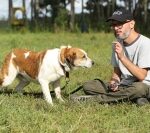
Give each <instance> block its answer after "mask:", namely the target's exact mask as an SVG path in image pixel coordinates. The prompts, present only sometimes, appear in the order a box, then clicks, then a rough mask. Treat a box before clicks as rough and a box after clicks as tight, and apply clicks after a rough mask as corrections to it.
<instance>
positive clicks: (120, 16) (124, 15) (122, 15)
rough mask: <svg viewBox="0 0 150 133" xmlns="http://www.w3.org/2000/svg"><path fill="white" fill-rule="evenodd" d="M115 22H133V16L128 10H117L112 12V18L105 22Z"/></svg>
mask: <svg viewBox="0 0 150 133" xmlns="http://www.w3.org/2000/svg"><path fill="white" fill-rule="evenodd" d="M111 20H116V21H119V22H126V21H127V20H134V18H133V14H132V13H131V12H130V11H129V10H125V9H118V10H116V11H114V12H113V14H112V16H111V17H109V18H108V19H107V20H106V22H109V21H111Z"/></svg>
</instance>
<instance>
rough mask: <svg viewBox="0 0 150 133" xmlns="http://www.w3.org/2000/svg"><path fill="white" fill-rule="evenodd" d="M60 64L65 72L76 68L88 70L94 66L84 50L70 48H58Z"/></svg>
mask: <svg viewBox="0 0 150 133" xmlns="http://www.w3.org/2000/svg"><path fill="white" fill-rule="evenodd" d="M60 63H61V65H63V66H64V67H65V70H66V71H70V69H72V68H76V67H84V68H90V67H92V65H93V64H94V62H93V61H92V60H91V59H90V58H89V57H88V56H87V53H86V52H85V51H84V50H82V49H80V48H73V47H71V46H67V47H66V46H63V47H61V48H60Z"/></svg>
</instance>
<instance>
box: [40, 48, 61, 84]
mask: <svg viewBox="0 0 150 133" xmlns="http://www.w3.org/2000/svg"><path fill="white" fill-rule="evenodd" d="M59 53H60V50H59V49H53V50H47V52H46V54H45V56H44V58H43V62H42V65H41V67H40V70H39V75H38V79H39V78H41V77H42V78H44V79H46V80H48V81H50V82H51V81H56V80H57V79H59V78H60V77H61V76H64V71H63V69H62V67H61V65H60V63H59V59H58V56H59Z"/></svg>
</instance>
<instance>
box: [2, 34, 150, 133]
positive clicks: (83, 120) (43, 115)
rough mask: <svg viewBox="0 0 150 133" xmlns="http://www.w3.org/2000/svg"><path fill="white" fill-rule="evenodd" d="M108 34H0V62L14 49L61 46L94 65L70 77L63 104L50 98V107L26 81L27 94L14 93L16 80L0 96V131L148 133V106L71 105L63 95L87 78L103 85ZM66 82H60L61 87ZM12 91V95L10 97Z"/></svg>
mask: <svg viewBox="0 0 150 133" xmlns="http://www.w3.org/2000/svg"><path fill="white" fill-rule="evenodd" d="M113 40H114V37H113V35H112V34H105V33H93V34H92V33H90V34H80V33H78V34H70V33H58V34H56V33H55V34H52V33H35V34H33V33H25V34H19V33H18V34H17V33H15V34H12V33H8V34H6V33H3V34H2V33H0V64H2V61H3V59H4V56H5V55H6V53H8V52H9V51H10V50H11V49H13V48H27V49H30V50H34V51H41V50H45V49H49V48H55V47H60V46H61V45H72V46H75V47H81V48H83V49H84V50H85V51H87V53H88V55H89V56H90V57H91V58H92V59H93V60H94V61H95V65H94V66H93V67H92V68H90V69H83V68H81V69H78V70H75V71H72V72H71V73H70V82H69V84H68V86H66V88H65V90H64V91H63V94H64V99H65V101H66V102H65V104H60V103H58V102H57V100H55V98H53V101H54V107H51V106H50V105H48V104H47V103H46V102H45V100H44V99H43V97H42V93H41V89H40V86H39V85H37V84H33V83H31V84H30V85H28V86H27V87H26V88H25V92H26V95H19V94H17V93H13V90H14V87H15V85H16V84H17V80H16V81H15V82H14V83H13V84H12V85H10V86H9V87H8V88H7V90H3V91H1V92H0V93H1V94H0V133H148V132H150V106H149V105H146V106H142V107H138V106H136V105H135V104H131V103H123V104H117V105H100V104H98V103H92V102H90V103H82V104H79V103H73V102H71V101H69V100H68V98H67V97H66V95H65V94H67V93H69V92H70V91H71V90H73V89H75V88H76V87H77V86H78V85H80V84H82V83H83V82H84V81H86V80H89V79H94V78H97V77H99V78H100V79H102V80H105V81H108V80H109V78H110V76H111V72H112V67H111V65H110V56H111V42H112V41H113ZM64 84H65V80H64V78H62V83H61V85H62V86H63V85H64ZM9 92H12V93H9Z"/></svg>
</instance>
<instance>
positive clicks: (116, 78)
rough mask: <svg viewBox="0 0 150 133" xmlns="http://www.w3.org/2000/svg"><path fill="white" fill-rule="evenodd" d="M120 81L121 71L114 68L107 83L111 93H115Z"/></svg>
mask: <svg viewBox="0 0 150 133" xmlns="http://www.w3.org/2000/svg"><path fill="white" fill-rule="evenodd" d="M120 80H121V71H120V69H119V68H118V67H114V72H113V74H112V77H111V79H110V81H109V88H110V89H111V90H112V91H117V90H118V84H119V82H120Z"/></svg>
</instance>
